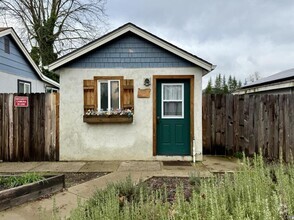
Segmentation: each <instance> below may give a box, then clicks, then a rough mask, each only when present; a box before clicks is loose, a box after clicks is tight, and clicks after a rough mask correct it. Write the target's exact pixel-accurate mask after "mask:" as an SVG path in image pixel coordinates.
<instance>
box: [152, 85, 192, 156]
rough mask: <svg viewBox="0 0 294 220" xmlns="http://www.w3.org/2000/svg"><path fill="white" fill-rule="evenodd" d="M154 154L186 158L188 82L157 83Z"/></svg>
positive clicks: (187, 146)
mask: <svg viewBox="0 0 294 220" xmlns="http://www.w3.org/2000/svg"><path fill="white" fill-rule="evenodd" d="M156 88H157V89H156V90H157V94H156V123H157V126H156V127H157V129H156V154H157V155H190V80H157V85H156Z"/></svg>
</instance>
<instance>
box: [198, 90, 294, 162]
mask: <svg viewBox="0 0 294 220" xmlns="http://www.w3.org/2000/svg"><path fill="white" fill-rule="evenodd" d="M202 111H203V117H202V121H203V150H204V154H218V155H232V154H234V153H236V152H242V151H244V152H245V153H246V154H247V155H252V154H254V153H255V152H256V153H258V152H259V149H261V150H262V153H263V155H264V156H266V157H267V158H268V159H278V158H279V157H280V156H283V158H284V160H285V161H288V160H289V159H290V158H291V155H293V153H294V95H236V96H233V95H203V106H202Z"/></svg>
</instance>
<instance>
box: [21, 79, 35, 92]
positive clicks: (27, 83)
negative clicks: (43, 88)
mask: <svg viewBox="0 0 294 220" xmlns="http://www.w3.org/2000/svg"><path fill="white" fill-rule="evenodd" d="M19 84H23V89H24V91H23V93H22V92H19V93H22V94H30V93H31V90H32V89H31V82H26V81H22V80H19V81H18V87H19ZM26 86H28V87H29V91H27V92H26V91H25V88H26Z"/></svg>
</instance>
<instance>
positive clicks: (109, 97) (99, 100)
mask: <svg viewBox="0 0 294 220" xmlns="http://www.w3.org/2000/svg"><path fill="white" fill-rule="evenodd" d="M111 82H118V94H119V95H118V108H119V109H120V102H121V100H120V98H121V97H120V80H118V79H113V80H112V79H111V80H97V84H98V86H97V87H98V89H97V97H98V111H100V109H101V97H100V95H101V94H100V89H101V83H107V85H108V91H107V92H108V93H107V95H108V108H107V109H108V111H110V110H111V89H110V85H111ZM106 111H107V110H106Z"/></svg>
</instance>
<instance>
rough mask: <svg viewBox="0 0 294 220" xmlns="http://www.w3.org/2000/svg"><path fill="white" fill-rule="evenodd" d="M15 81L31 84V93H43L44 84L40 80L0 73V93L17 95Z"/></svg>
mask: <svg viewBox="0 0 294 220" xmlns="http://www.w3.org/2000/svg"><path fill="white" fill-rule="evenodd" d="M17 80H24V81H29V82H31V92H32V93H41V92H45V85H46V84H45V83H44V82H43V81H42V80H38V79H30V78H25V77H21V76H17V75H13V74H8V73H4V72H0V93H17Z"/></svg>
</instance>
